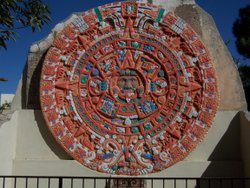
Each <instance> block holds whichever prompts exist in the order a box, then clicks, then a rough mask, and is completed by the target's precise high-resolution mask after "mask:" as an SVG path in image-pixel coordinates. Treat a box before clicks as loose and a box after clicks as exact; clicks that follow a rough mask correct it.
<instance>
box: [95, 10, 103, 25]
mask: <svg viewBox="0 0 250 188" xmlns="http://www.w3.org/2000/svg"><path fill="white" fill-rule="evenodd" d="M94 11H95V14H96V16H97V19H98V21H99V22H103V19H102V15H101V12H100V10H99V9H98V7H96V8H94Z"/></svg>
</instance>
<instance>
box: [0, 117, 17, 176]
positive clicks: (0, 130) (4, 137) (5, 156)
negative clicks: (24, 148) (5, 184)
mask: <svg viewBox="0 0 250 188" xmlns="http://www.w3.org/2000/svg"><path fill="white" fill-rule="evenodd" d="M17 125H18V112H15V113H14V114H13V115H12V118H11V120H10V121H8V122H6V123H4V124H2V125H0V174H1V175H11V174H12V169H13V160H14V158H15V156H16V151H15V149H16V134H17Z"/></svg>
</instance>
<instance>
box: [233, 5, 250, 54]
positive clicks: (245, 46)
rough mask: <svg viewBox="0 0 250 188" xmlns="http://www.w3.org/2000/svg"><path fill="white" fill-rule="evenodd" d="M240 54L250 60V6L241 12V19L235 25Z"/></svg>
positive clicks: (234, 30)
mask: <svg viewBox="0 0 250 188" xmlns="http://www.w3.org/2000/svg"><path fill="white" fill-rule="evenodd" d="M233 33H234V35H235V37H236V47H237V50H238V52H239V53H240V54H241V55H243V56H245V57H246V58H250V5H248V6H246V7H245V8H241V9H240V10H239V17H238V18H237V19H236V21H235V22H234V24H233Z"/></svg>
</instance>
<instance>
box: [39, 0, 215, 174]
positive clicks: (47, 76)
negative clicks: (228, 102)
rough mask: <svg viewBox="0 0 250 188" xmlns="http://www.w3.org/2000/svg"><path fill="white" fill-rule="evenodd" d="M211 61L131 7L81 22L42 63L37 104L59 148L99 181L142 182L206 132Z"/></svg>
mask: <svg viewBox="0 0 250 188" xmlns="http://www.w3.org/2000/svg"><path fill="white" fill-rule="evenodd" d="M217 99H218V91H217V84H216V78H215V70H214V68H213V65H212V62H211V58H210V57H209V54H208V52H207V50H206V49H205V47H204V45H203V44H202V42H201V41H200V39H199V37H198V36H197V35H196V33H195V32H194V31H193V30H192V28H191V27H190V26H189V25H188V24H187V23H185V22H184V21H183V20H182V19H180V18H179V17H176V16H175V15H174V14H173V13H172V12H169V11H167V10H164V9H161V8H159V7H158V6H154V5H151V4H145V3H137V2H121V3H113V4H108V5H104V6H100V7H98V8H94V9H92V10H89V11H87V12H84V13H83V14H81V15H78V17H77V18H75V19H74V20H73V21H72V22H71V23H69V24H68V25H67V26H66V27H65V28H64V29H63V31H62V32H61V33H59V34H58V35H57V37H56V39H55V40H54V43H53V45H52V47H51V48H50V49H49V50H48V52H47V55H46V58H45V60H44V63H43V68H42V76H41V83H40V100H41V108H42V111H43V115H44V118H45V120H46V122H47V124H48V126H49V128H50V131H51V132H52V134H53V135H54V137H55V138H56V140H57V141H58V142H59V143H60V144H61V145H62V146H63V148H64V150H65V151H67V152H68V153H69V154H70V155H71V156H72V157H73V158H74V159H75V160H77V161H79V162H80V163H82V164H83V165H84V166H86V167H88V168H90V169H92V170H95V171H99V172H104V173H110V174H121V175H142V174H148V173H154V172H158V171H162V170H164V169H166V168H168V167H169V166H171V165H173V164H174V163H176V162H178V161H180V160H182V159H184V157H186V156H187V155H188V154H189V153H190V152H191V151H192V150H193V149H194V148H195V146H196V145H197V144H198V143H199V141H200V140H201V139H202V138H203V136H204V135H205V134H206V132H207V130H208V128H209V127H210V126H211V124H212V121H213V118H214V115H215V112H216V109H217V103H218V101H217Z"/></svg>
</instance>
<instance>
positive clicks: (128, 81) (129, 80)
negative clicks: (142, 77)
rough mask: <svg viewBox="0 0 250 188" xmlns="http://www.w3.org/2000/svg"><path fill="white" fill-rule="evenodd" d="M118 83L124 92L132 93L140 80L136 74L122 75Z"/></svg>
mask: <svg viewBox="0 0 250 188" xmlns="http://www.w3.org/2000/svg"><path fill="white" fill-rule="evenodd" d="M117 85H118V87H119V89H120V91H122V92H123V93H130V92H134V91H135V90H136V89H137V87H138V85H139V82H138V79H137V78H136V77H135V76H122V77H120V78H119V79H118V81H117Z"/></svg>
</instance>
